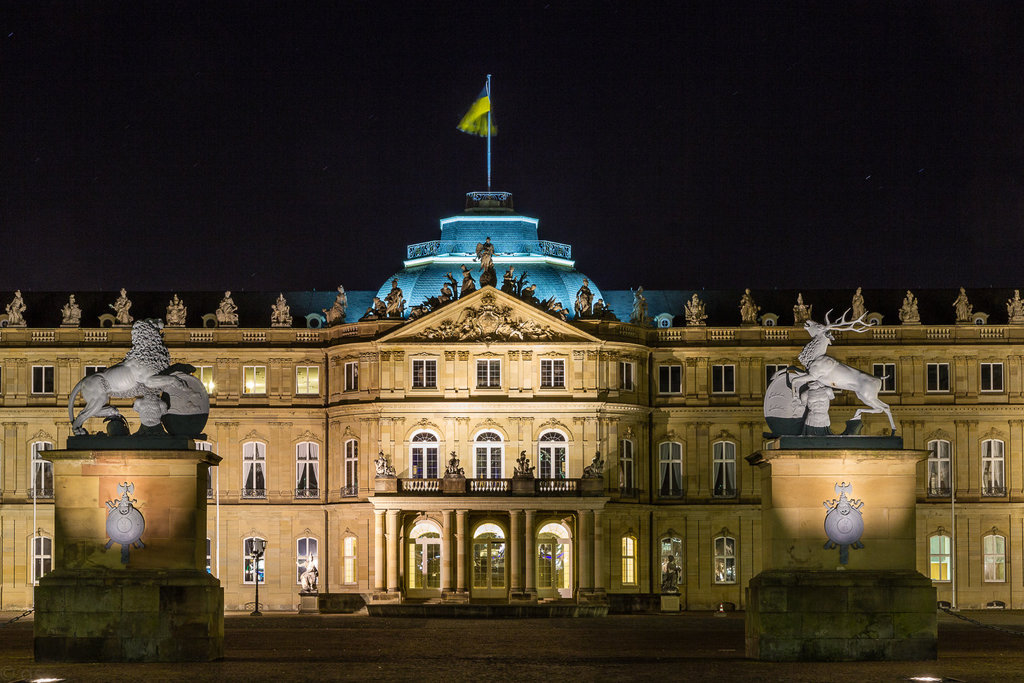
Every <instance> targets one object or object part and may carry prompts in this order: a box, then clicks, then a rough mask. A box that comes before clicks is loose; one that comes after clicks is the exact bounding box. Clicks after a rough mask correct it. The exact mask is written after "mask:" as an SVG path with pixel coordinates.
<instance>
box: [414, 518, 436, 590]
mask: <svg viewBox="0 0 1024 683" xmlns="http://www.w3.org/2000/svg"><path fill="white" fill-rule="evenodd" d="M440 531H441V530H440V529H439V528H438V527H437V525H436V524H433V523H432V522H419V523H418V524H416V526H414V527H413V528H412V530H411V531H410V532H409V564H408V569H407V573H408V576H409V588H411V589H424V588H427V589H432V588H440V587H441V533H440Z"/></svg>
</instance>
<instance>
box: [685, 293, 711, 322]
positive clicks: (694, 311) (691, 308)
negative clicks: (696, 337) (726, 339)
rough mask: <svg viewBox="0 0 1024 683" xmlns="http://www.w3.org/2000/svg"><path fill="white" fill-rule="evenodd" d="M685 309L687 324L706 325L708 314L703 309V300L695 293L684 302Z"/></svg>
mask: <svg viewBox="0 0 1024 683" xmlns="http://www.w3.org/2000/svg"><path fill="white" fill-rule="evenodd" d="M685 310H686V324H687V325H707V319H708V314H707V312H706V311H705V310H704V302H703V301H701V300H700V298H699V297H698V296H697V295H696V294H694V295H693V296H691V297H690V300H689V301H687V302H686V307H685Z"/></svg>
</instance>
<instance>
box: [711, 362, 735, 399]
mask: <svg viewBox="0 0 1024 683" xmlns="http://www.w3.org/2000/svg"><path fill="white" fill-rule="evenodd" d="M727 380H728V381H727ZM711 393H712V394H715V395H719V396H721V395H729V394H735V393H736V364H735V363H715V364H713V365H712V366H711Z"/></svg>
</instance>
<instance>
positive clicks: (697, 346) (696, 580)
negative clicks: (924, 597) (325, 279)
mask: <svg viewBox="0 0 1024 683" xmlns="http://www.w3.org/2000/svg"><path fill="white" fill-rule="evenodd" d="M488 238H490V239H488ZM488 242H490V244H491V246H490V247H487V246H485V245H487V243H488ZM480 247H483V252H482V253H480V251H479V250H480ZM488 249H493V254H491V253H489V252H488ZM407 257H408V258H407V260H406V262H405V267H404V268H403V269H402V270H401V271H400V272H399V273H396V274H395V275H393V276H392V277H389V278H388V279H387V280H386V281H385V282H384V284H383V285H382V287H381V288H380V290H379V291H378V292H348V293H347V300H348V307H347V312H346V313H345V314H344V315H339V314H338V310H339V309H338V308H333V309H332V304H333V303H334V300H335V293H333V292H330V293H317V292H303V293H285V294H283V295H282V299H283V300H285V301H286V302H287V303H288V305H289V310H287V311H285V310H284V309H282V308H281V307H280V303H281V302H280V300H278V293H277V292H273V293H267V294H259V293H241V294H239V293H236V294H234V295H233V297H229V295H226V294H225V295H223V296H222V295H221V293H219V292H218V293H208V292H207V293H202V292H178V293H173V292H167V293H150V294H135V295H133V294H132V293H127V297H128V298H131V299H132V301H133V302H134V303H133V305H132V307H131V309H130V315H132V316H134V317H160V318H164V317H165V311H166V309H167V307H168V302H169V301H170V300H171V299H172V295H175V294H176V295H178V296H180V300H181V302H183V304H184V305H187V306H188V311H189V312H188V313H187V314H186V313H183V312H180V311H177V312H176V313H175V315H179V314H180V316H181V317H179V318H178V319H177V320H176V321H175V322H176V324H172V325H169V326H168V327H166V328H165V330H164V338H165V342H166V344H167V346H168V347H169V349H170V351H171V355H172V359H173V361H174V362H187V363H190V364H192V365H194V366H196V368H197V369H196V374H197V375H198V376H199V377H200V379H202V381H203V382H204V383H205V384H206V386H207V387H208V389H209V391H210V395H211V414H210V420H209V423H208V425H207V427H206V434H207V436H208V438H207V440H206V441H205V442H201V443H199V444H197V447H200V448H207V449H211V450H213V451H215V452H216V453H217V454H218V455H220V456H221V457H222V458H223V460H222V462H221V464H220V466H219V467H217V468H214V469H213V470H212V472H211V476H210V479H209V484H208V500H209V523H208V537H209V552H208V564H209V569H210V571H211V572H212V573H213V574H214V575H216V576H217V577H218V578H219V579H220V581H221V584H222V585H223V587H224V590H225V605H226V606H227V608H228V609H246V608H247V605H248V608H250V609H251V604H252V601H253V588H254V584H255V583H256V582H257V581H258V582H259V583H260V600H261V602H262V603H263V605H264V609H271V610H294V609H296V607H297V604H298V590H299V587H300V578H299V577H300V575H301V573H302V572H303V571H304V569H305V568H306V566H307V565H308V563H309V562H310V561H311V560H312V561H315V563H316V564H317V566H318V570H319V586H320V591H321V592H328V593H331V594H343V593H349V594H358V595H359V596H362V599H364V600H366V601H372V600H387V601H393V600H402V601H426V602H432V601H443V600H452V601H467V600H468V601H492V602H512V603H515V602H533V601H559V600H563V601H576V602H581V603H587V602H603V601H606V600H607V601H608V602H609V603H610V604H611V606H612V608H613V609H633V608H645V607H648V606H652V605H656V604H657V603H656V599H657V596H658V595H659V594H660V593H662V592H664V591H667V590H669V589H670V588H671V587H672V586H673V585H674V586H675V587H676V589H677V590H678V591H679V594H680V596H681V600H682V605H683V607H684V609H714V608H716V607H717V606H718V605H720V604H721V603H732V604H733V605H735V606H737V607H738V608H740V609H742V608H743V606H744V594H745V591H744V588H745V586H746V584H747V582H748V581H749V579H750V578H751V577H752V576H754V575H755V574H757V573H758V572H759V571H760V569H761V510H760V501H761V491H760V487H759V483H758V478H757V476H755V474H756V473H755V470H754V468H753V467H751V466H750V465H748V464H747V463H746V461H745V460H744V458H745V456H747V455H749V454H751V453H754V452H756V451H758V450H761V449H762V448H764V447H765V445H766V444H765V441H766V437H765V436H764V432H765V430H766V425H765V422H764V419H763V413H762V403H763V395H764V391H765V387H766V384H767V381H768V380H769V379H770V378H771V377H772V375H773V374H774V373H775V372H776V371H778V370H779V369H781V368H784V367H786V366H787V365H790V364H795V363H796V357H797V355H798V353H799V352H800V349H801V347H802V346H803V345H804V344H805V343H806V342H807V340H808V336H807V334H806V333H805V332H804V330H803V328H802V326H800V325H794V324H792V323H793V321H794V316H793V315H790V313H789V310H790V309H789V307H791V306H793V304H794V303H796V302H797V297H798V294H800V295H802V296H801V299H800V301H801V305H802V303H803V302H805V301H806V302H807V303H808V304H809V305H813V306H814V307H816V308H817V309H818V315H817V316H815V317H816V318H818V317H820V316H821V314H823V313H824V312H825V311H826V310H828V309H829V308H835V309H837V310H839V309H842V308H845V307H846V306H847V305H848V303H847V302H849V301H850V300H851V297H852V296H853V295H854V292H853V291H844V292H817V291H804V292H800V293H798V292H779V291H772V292H758V291H757V290H754V291H753V292H752V293H751V298H752V299H760V300H758V301H757V304H758V305H759V306H756V305H754V304H753V301H751V302H747V303H749V304H750V305H754V307H755V308H758V309H759V310H754V315H753V317H751V316H748V315H746V314H744V317H746V319H747V322H746V323H744V322H743V317H741V314H740V311H739V307H740V299H741V295H742V294H743V291H742V290H739V289H737V290H736V291H734V292H692V291H677V292H648V293H646V295H643V296H646V302H647V311H646V313H647V316H646V317H645V315H644V313H645V312H644V310H643V305H642V300H641V299H638V298H635V297H634V294H633V293H632V292H630V291H628V290H605V291H603V292H602V290H600V289H598V287H597V285H596V284H594V283H593V282H590V281H589V280H585V279H584V276H583V275H582V274H581V273H580V272H579V271H577V270H576V269H575V263H574V262H573V261H572V259H571V248H570V247H569V246H568V245H562V244H558V243H553V242H547V241H544V240H539V239H538V236H537V221H536V220H534V219H531V218H527V217H524V216H521V215H518V214H516V213H515V212H514V211H512V208H511V198H510V197H509V196H506V195H503V194H483V193H475V194H473V195H471V196H470V198H469V201H468V203H467V210H466V212H465V213H463V214H459V215H457V216H453V217H451V218H447V219H444V220H442V221H441V237H440V239H438V240H433V241H429V242H424V243H421V244H417V245H411V246H410V247H409V248H408V251H407ZM487 258H490V259H491V260H492V261H493V265H494V272H495V273H496V274H497V282H495V285H496V286H484V285H483V283H481V282H480V281H479V280H480V276H481V275H482V272H481V270H480V264H481V262H482V261H485V260H486V259H487ZM463 266H465V270H463ZM467 271H468V272H469V278H470V279H471V280H472V283H473V287H475V288H473V287H470V286H467V283H468V282H469V280H467V279H466V276H465V274H464V273H465V272H467ZM524 271H525V272H526V275H525V277H524V276H523V273H524ZM449 273H452V275H451V276H449ZM503 274H506V276H505V277H503ZM510 278H511V280H512V281H511V283H510V282H509V280H510ZM951 284H956V283H951ZM531 286H532V288H531ZM584 286H586V287H587V288H588V289H589V292H590V294H591V297H592V298H591V300H590V302H589V304H590V306H589V307H588V306H587V305H586V304H587V303H588V302H586V301H584V304H585V305H584V306H583V308H580V307H578V306H577V303H578V293H579V292H580V290H581V288H583V287H584ZM445 288H448V290H449V293H448V294H445ZM396 289H397V290H398V293H397V295H396V292H395V290H396ZM76 294H77V305H79V306H80V307H81V309H82V315H81V319H80V321H75V322H66V323H65V324H61V323H60V321H61V320H62V319H64V320H66V319H67V318H66V316H64V317H62V315H61V313H60V309H61V305H62V304H64V303H65V302H66V301H67V298H68V294H67V293H60V294H50V293H31V292H26V293H24V294H21V293H18V295H17V298H18V299H20V300H22V301H23V302H24V306H23V308H24V310H22V311H18V310H17V307H16V308H15V309H13V310H9V313H13V316H11V317H13V318H14V320H12V319H11V317H4V318H2V319H0V320H2V321H3V322H4V323H5V324H6V326H4V327H2V328H0V415H2V419H0V428H2V431H0V496H2V497H0V551H2V561H0V609H5V610H10V609H23V608H28V607H31V606H32V604H33V585H34V582H35V580H36V579H37V577H38V576H40V575H41V574H43V573H45V572H46V571H49V570H50V569H51V568H52V567H53V563H52V535H53V514H52V497H53V477H52V469H51V467H50V465H49V463H48V462H47V460H46V451H47V450H48V449H51V448H63V447H64V443H65V440H66V438H67V437H68V436H69V434H70V425H69V420H68V412H67V404H68V397H69V394H70V393H71V391H72V389H73V388H74V386H75V384H76V383H77V382H78V380H79V379H81V377H83V376H84V375H86V374H88V373H90V372H95V371H96V370H97V369H102V368H105V367H109V366H111V365H113V364H114V363H116V362H118V361H119V360H121V359H122V358H123V357H124V354H125V352H126V351H127V349H128V348H129V346H130V343H131V342H130V327H129V326H126V325H124V324H118V322H119V321H118V319H117V318H116V317H114V316H109V315H106V314H108V313H109V312H110V308H109V306H108V304H109V303H111V302H115V300H116V299H117V295H116V294H112V293H82V292H78V293H76ZM694 294H696V295H697V296H698V299H697V301H699V303H701V304H702V305H703V307H704V310H706V315H707V320H706V321H704V320H702V319H701V318H700V315H698V313H700V312H699V311H695V310H693V309H691V311H690V313H692V315H689V316H688V315H687V310H686V309H685V308H684V305H685V304H686V303H690V304H691V305H692V304H694V303H695V302H694V299H693V295H694ZM4 295H5V296H6V299H5V302H6V301H12V297H14V296H15V294H14V293H13V292H11V293H5V294H4ZM954 295H955V292H953V291H946V290H942V291H920V292H917V294H916V300H915V301H914V302H913V304H914V312H915V313H916V312H917V309H918V302H920V314H919V317H918V320H914V316H913V315H910V314H909V313H908V312H907V311H906V310H899V309H901V308H904V307H905V305H906V304H907V301H906V297H907V296H910V293H909V292H908V293H906V294H904V292H891V291H880V290H869V291H865V292H864V293H863V296H864V297H865V299H867V302H868V303H867V306H868V308H867V309H866V310H868V311H871V312H869V313H868V314H867V315H866V316H865V319H866V320H872V321H875V322H877V323H878V324H876V325H875V326H874V327H873V328H872V329H870V330H868V331H867V332H864V333H863V334H853V333H843V334H841V335H839V336H838V338H837V339H836V341H835V342H834V343H833V346H832V349H831V352H830V355H833V356H834V357H836V358H837V359H839V360H840V361H842V362H844V363H846V364H849V365H851V366H853V367H856V368H860V369H862V370H864V371H865V372H868V373H871V374H874V375H876V376H879V377H883V378H884V379H883V388H882V394H881V395H880V397H881V398H882V399H883V400H884V401H885V402H886V403H888V404H889V405H890V406H891V407H892V411H893V414H894V416H895V419H896V424H897V431H898V434H899V435H900V436H902V437H903V440H904V446H905V447H906V448H911V449H920V450H922V451H929V452H930V456H929V457H928V458H927V459H923V460H922V462H921V463H920V465H919V471H918V483H917V501H918V504H917V530H918V535H917V557H918V569H919V570H920V571H921V572H922V573H924V574H925V575H927V576H930V577H931V578H932V579H933V580H934V581H935V582H936V586H937V587H938V594H939V598H940V599H941V600H954V595H953V591H954V590H955V592H956V595H955V602H956V603H957V604H958V605H959V606H960V607H983V606H986V605H1000V604H1002V605H1005V606H1006V607H1010V608H1018V609H1019V608H1024V555H1022V549H1024V514H1022V512H1024V324H1021V321H1016V322H1014V323H1010V322H1009V319H1012V317H1013V313H1014V312H1015V310H1016V309H1012V306H1013V299H1012V297H1013V296H1014V295H1013V293H1011V292H1003V291H989V292H984V293H982V294H978V295H976V298H977V300H976V301H975V306H978V307H980V306H979V302H980V305H984V306H988V310H989V311H990V313H989V314H986V313H980V312H979V313H975V312H974V311H973V307H971V310H968V311H967V314H968V315H967V317H965V316H964V315H963V312H964V310H965V309H964V308H963V306H964V305H965V302H960V307H959V308H957V307H955V306H954V303H953V296H954ZM122 296H125V293H122ZM375 296H376V301H374V297H375ZM396 296H397V298H396ZM226 298H231V300H232V304H233V305H235V311H234V312H235V314H236V315H237V319H236V322H235V324H231V322H230V318H228V317H224V316H218V315H216V311H217V309H218V308H220V306H219V304H218V302H219V303H220V304H223V303H224V299H226ZM1008 299H1010V301H1009V302H1008V301H1007V300H1008ZM275 301H276V303H275ZM598 301H600V302H601V306H603V307H604V308H605V309H606V312H605V313H603V314H601V313H600V308H599V309H598V311H597V312H596V313H595V312H594V309H593V305H594V304H596V303H597V302H598ZM635 301H636V302H637V303H638V304H639V305H638V306H636V307H634V302H635ZM236 302H237V303H236ZM901 302H903V304H904V306H903V307H901ZM1008 303H1009V304H1010V306H1011V310H1010V311H1009V312H1008V315H1009V316H1010V318H1009V319H1008V317H1007V315H1003V314H1002V313H1001V312H1000V311H1001V309H1002V308H1003V307H1005V306H1007V304H1008ZM272 307H276V308H273V316H272ZM122 308H123V305H122ZM874 308H877V309H878V310H879V311H880V312H874V310H873V309H874ZM584 309H585V310H584ZM997 309H998V310H997ZM332 310H333V313H332ZM364 310H366V311H367V314H365V315H364V313H363V311H364ZM750 310H751V309H750V308H749V307H748V308H747V311H746V313H749V312H750ZM770 310H775V311H777V313H771V312H769V311H770ZM898 310H899V314H898V313H897V311H898ZM395 311H398V314H397V315H395V314H394V312H395ZM1017 312H1018V313H1019V311H1017ZM101 314H102V315H101ZM794 314H796V317H797V319H799V317H800V314H801V312H800V311H794ZM126 315H128V312H127V311H126ZM167 315H170V312H169V311H167ZM901 317H902V318H903V320H900V319H899V318H901ZM1018 317H1019V316H1018ZM19 318H20V319H19ZM218 318H220V320H219V321H218ZM990 318H991V319H990ZM958 319H959V321H958ZM123 320H124V319H123V318H122V320H121V322H122V323H123ZM1000 320H1001V321H1002V322H1000ZM121 405H122V409H124V408H125V407H127V402H122V404H121ZM859 405H860V404H859V403H858V401H857V399H856V397H853V396H849V395H847V394H845V393H841V394H839V395H837V397H836V399H835V401H833V404H832V406H833V407H832V421H833V424H834V425H835V426H836V428H837V429H836V431H841V430H840V429H839V428H838V427H839V425H840V424H841V423H842V421H845V420H846V419H849V418H850V417H851V416H852V414H853V412H854V411H855V410H856V409H857V408H858V407H859ZM126 416H128V417H129V418H131V417H133V416H134V415H133V413H131V412H130V411H127V412H126ZM135 424H137V423H133V425H135ZM87 427H88V428H89V429H90V430H92V431H96V430H99V429H101V428H102V425H101V424H100V422H99V421H98V420H94V421H93V422H91V423H89V424H87ZM864 431H865V433H871V434H883V433H887V431H888V420H887V419H886V418H885V417H884V416H882V415H868V416H867V417H866V421H865V430H864ZM381 455H383V456H384V460H383V461H382V462H383V464H384V466H385V469H386V467H387V466H388V465H390V466H391V467H393V468H394V471H395V477H394V478H393V479H391V478H389V477H382V476H378V467H377V465H376V463H375V461H377V460H378V459H379V458H380V456H381ZM460 468H461V470H462V475H461V476H459V474H458V471H459V469H460ZM446 471H447V472H448V473H449V476H446ZM857 493H858V495H860V497H862V498H863V499H864V500H865V504H866V505H871V504H872V501H871V496H873V495H884V492H866V491H859V492H857ZM954 494H955V496H954ZM824 512H825V510H824V508H823V510H822V518H823V519H824ZM257 538H262V539H265V540H266V541H267V542H268V543H267V552H266V555H265V557H264V558H263V559H262V560H260V561H259V562H258V563H257V562H255V561H254V557H253V556H252V553H251V546H252V541H253V539H257ZM824 541H825V537H824V532H823V533H822V542H823V543H824ZM140 552H142V551H140ZM857 552H858V553H868V552H870V548H866V549H864V550H860V551H857ZM670 557H671V559H670ZM850 563H851V564H850V568H852V569H856V568H857V564H856V563H857V553H851V559H850ZM674 567H677V568H678V571H674V570H673V568H674ZM954 577H955V581H954V580H953V578H954Z"/></svg>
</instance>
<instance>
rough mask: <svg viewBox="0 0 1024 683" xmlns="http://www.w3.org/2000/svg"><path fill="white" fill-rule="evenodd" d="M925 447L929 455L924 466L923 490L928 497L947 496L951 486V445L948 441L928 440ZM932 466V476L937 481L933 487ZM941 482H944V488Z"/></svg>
mask: <svg viewBox="0 0 1024 683" xmlns="http://www.w3.org/2000/svg"><path fill="white" fill-rule="evenodd" d="M927 445H928V450H929V451H930V453H929V454H928V460H927V463H926V464H925V477H926V478H925V489H926V490H927V492H928V495H929V496H933V497H946V496H949V495H950V493H951V489H952V486H953V478H952V466H953V444H952V443H951V442H950V441H949V440H948V439H930V440H929V441H928V444H927ZM933 465H934V470H935V471H934V474H935V476H936V479H937V480H938V481H937V482H936V485H934V486H933V485H932V475H933ZM943 473H944V474H945V476H943ZM943 482H945V486H943V485H942V484H943Z"/></svg>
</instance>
